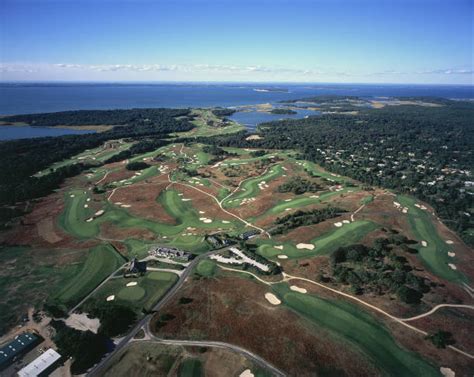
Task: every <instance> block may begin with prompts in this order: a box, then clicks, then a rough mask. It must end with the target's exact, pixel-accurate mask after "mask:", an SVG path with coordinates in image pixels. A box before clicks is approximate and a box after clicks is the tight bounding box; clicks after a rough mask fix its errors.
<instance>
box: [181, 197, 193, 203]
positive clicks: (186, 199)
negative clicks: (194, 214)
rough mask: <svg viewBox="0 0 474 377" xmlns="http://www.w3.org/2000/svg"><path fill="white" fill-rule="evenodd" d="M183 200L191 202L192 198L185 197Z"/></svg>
mask: <svg viewBox="0 0 474 377" xmlns="http://www.w3.org/2000/svg"><path fill="white" fill-rule="evenodd" d="M182 200H183V202H189V201H191V200H192V199H188V198H183V199H182Z"/></svg>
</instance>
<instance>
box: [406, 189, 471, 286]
mask: <svg viewBox="0 0 474 377" xmlns="http://www.w3.org/2000/svg"><path fill="white" fill-rule="evenodd" d="M397 201H398V202H399V203H400V204H401V205H402V206H404V207H408V208H409V209H408V214H407V216H408V222H409V224H410V226H411V229H412V232H413V235H414V236H415V238H416V240H417V241H418V242H421V241H426V242H427V246H426V247H423V246H421V245H420V246H419V247H418V255H419V257H420V258H421V260H422V261H423V263H424V264H425V266H426V267H427V268H428V269H429V270H431V271H432V272H433V273H434V274H436V275H438V276H439V277H441V278H443V279H446V280H449V281H453V282H458V283H463V282H466V283H467V282H468V279H467V278H466V277H465V276H464V275H463V274H462V273H461V272H459V271H458V270H453V269H451V268H450V267H449V265H448V263H452V264H454V265H455V264H456V258H455V257H454V258H452V257H450V256H449V255H448V252H450V251H453V247H452V245H448V244H446V242H445V240H443V239H442V238H441V237H440V235H439V234H438V232H437V230H436V227H435V226H434V224H433V221H436V219H435V218H434V217H433V216H431V215H430V213H429V212H428V210H422V209H420V208H417V207H415V203H417V202H416V200H415V199H414V198H411V197H409V196H405V195H399V196H397Z"/></svg>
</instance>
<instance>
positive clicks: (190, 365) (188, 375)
mask: <svg viewBox="0 0 474 377" xmlns="http://www.w3.org/2000/svg"><path fill="white" fill-rule="evenodd" d="M201 376H204V371H203V368H202V362H201V360H199V359H196V358H189V359H185V360H183V361H182V362H181V364H180V365H179V369H178V377H201Z"/></svg>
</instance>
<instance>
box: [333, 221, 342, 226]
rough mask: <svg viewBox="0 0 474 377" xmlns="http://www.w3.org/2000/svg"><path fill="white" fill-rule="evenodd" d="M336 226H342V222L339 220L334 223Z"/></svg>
mask: <svg viewBox="0 0 474 377" xmlns="http://www.w3.org/2000/svg"><path fill="white" fill-rule="evenodd" d="M334 226H337V227H338V228H340V227H341V226H342V223H341V222H339V221H338V222H337V223H334Z"/></svg>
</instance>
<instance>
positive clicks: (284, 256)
mask: <svg viewBox="0 0 474 377" xmlns="http://www.w3.org/2000/svg"><path fill="white" fill-rule="evenodd" d="M277 258H278V259H288V255H285V254H280V255H278V256H277Z"/></svg>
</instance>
